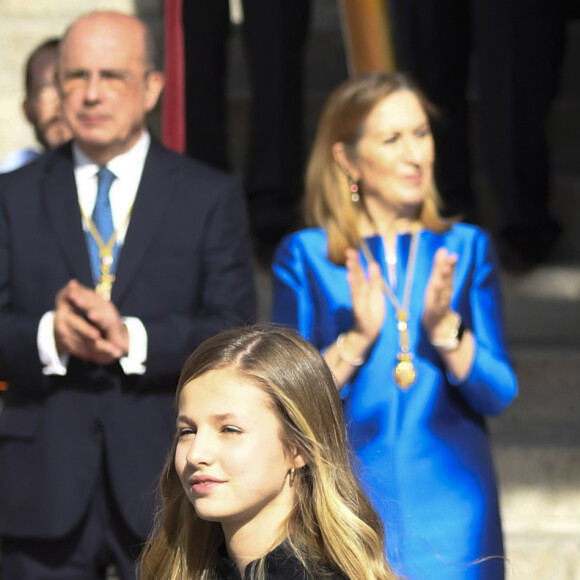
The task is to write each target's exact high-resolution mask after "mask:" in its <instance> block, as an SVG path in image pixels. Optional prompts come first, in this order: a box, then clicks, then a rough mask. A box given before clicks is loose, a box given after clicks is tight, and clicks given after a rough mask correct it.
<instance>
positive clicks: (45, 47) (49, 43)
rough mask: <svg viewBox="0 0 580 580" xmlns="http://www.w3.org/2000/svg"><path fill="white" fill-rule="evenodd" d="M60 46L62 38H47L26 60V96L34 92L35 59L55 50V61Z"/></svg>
mask: <svg viewBox="0 0 580 580" xmlns="http://www.w3.org/2000/svg"><path fill="white" fill-rule="evenodd" d="M59 46H60V38H56V37H54V38H49V39H48V40H45V41H44V42H43V43H42V44H39V45H38V46H37V47H36V48H35V49H34V50H33V51H32V52H31V53H30V56H29V57H28V59H27V60H26V67H25V69H24V70H25V73H24V88H25V90H26V96H27V97H30V96H31V95H30V93H31V92H32V67H33V65H34V61H35V60H36V59H37V58H38V57H39V56H40V55H41V54H42V53H43V52H45V51H46V52H48V51H50V50H53V51H54V52H55V61H56V55H57V54H58V48H59Z"/></svg>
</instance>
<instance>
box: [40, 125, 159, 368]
mask: <svg viewBox="0 0 580 580" xmlns="http://www.w3.org/2000/svg"><path fill="white" fill-rule="evenodd" d="M150 143H151V137H150V135H149V133H148V132H147V131H145V132H144V133H143V135H142V136H141V137H140V138H139V140H138V141H137V143H135V145H134V146H133V147H132V148H131V149H130V150H129V151H127V152H126V153H123V154H121V155H119V156H117V157H115V158H114V159H111V161H109V163H107V167H108V168H109V169H110V170H111V171H112V172H113V173H114V174H115V180H114V181H113V183H112V185H111V189H110V192H109V199H110V201H111V213H112V217H113V226H114V227H115V229H118V230H119V231H118V235H117V244H118V245H119V246H121V247H122V245H123V242H124V241H125V234H126V233H127V227H128V224H129V221H130V217H129V219H126V217H127V214H128V212H129V211H130V209H131V207H132V205H133V202H134V201H135V197H136V195H137V189H138V188H139V183H140V181H141V175H142V174H143V167H144V165H145V158H146V157H147V152H148V151H149V145H150ZM73 161H74V173H75V181H76V186H77V194H78V200H79V205H80V207H81V209H82V211H83V213H84V214H85V215H88V216H90V215H92V213H93V208H94V206H95V202H96V199H97V172H98V170H99V166H98V165H96V164H95V163H94V162H93V161H91V160H90V159H89V158H88V157H87V156H86V155H85V154H84V153H83V152H82V151H81V150H80V149H79V147H77V146H76V145H75V144H74V142H73ZM83 228H84V230H85V232H86V231H87V225H86V224H85V223H83ZM123 322H124V323H125V325H126V327H127V331H128V333H129V352H128V353H127V356H125V357H122V358H121V359H120V360H119V363H120V364H121V367H122V368H123V371H124V372H125V374H143V373H144V372H145V363H146V359H147V331H146V330H145V327H144V326H143V323H142V322H141V321H140V320H139V319H138V318H134V317H124V318H123ZM37 342H38V352H39V356H40V361H41V362H42V364H43V373H44V374H45V375H66V366H67V363H68V359H69V355H68V354H62V355H59V354H58V351H57V349H56V342H55V338H54V311H50V312H47V313H45V314H44V316H43V317H42V318H41V320H40V324H39V326H38V335H37Z"/></svg>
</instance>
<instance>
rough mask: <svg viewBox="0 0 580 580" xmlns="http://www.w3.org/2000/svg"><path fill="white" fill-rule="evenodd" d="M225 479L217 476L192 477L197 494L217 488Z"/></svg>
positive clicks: (192, 485) (193, 487)
mask: <svg viewBox="0 0 580 580" xmlns="http://www.w3.org/2000/svg"><path fill="white" fill-rule="evenodd" d="M222 483H223V481H222V480H220V479H216V478H215V477H203V476H194V477H192V478H191V487H192V489H193V491H195V493H197V494H200V495H202V494H205V493H208V492H209V491H211V490H212V489H215V488H216V487H217V486H218V485H220V484H222Z"/></svg>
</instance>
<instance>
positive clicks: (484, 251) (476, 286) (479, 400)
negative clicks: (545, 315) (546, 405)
mask: <svg viewBox="0 0 580 580" xmlns="http://www.w3.org/2000/svg"><path fill="white" fill-rule="evenodd" d="M469 301H470V307H471V315H472V325H473V327H472V328H471V330H472V332H473V336H474V339H475V355H474V360H473V365H472V368H471V371H470V372H469V374H468V376H467V378H466V379H465V380H464V381H462V382H459V383H458V382H457V381H453V380H451V377H449V378H450V382H451V383H452V384H453V385H454V386H455V387H456V388H457V389H458V390H459V391H461V393H462V394H463V396H464V397H465V399H467V401H468V402H469V404H470V405H471V407H472V408H473V409H474V410H475V411H477V412H478V413H481V414H485V415H497V414H498V413H501V412H502V411H503V410H504V409H505V408H506V407H507V406H508V405H509V404H510V402H511V401H512V400H513V399H514V397H515V396H516V394H517V389H518V387H517V380H516V377H515V374H514V371H513V369H512V365H511V361H510V359H509V355H508V351H507V337H506V332H505V327H504V323H503V311H502V302H501V289H500V279H499V267H498V262H497V257H496V254H495V251H494V248H493V245H492V243H491V240H490V239H489V237H488V235H487V234H484V233H481V235H480V236H479V237H478V240H477V243H476V245H475V250H474V269H473V280H472V286H471V290H470V298H469Z"/></svg>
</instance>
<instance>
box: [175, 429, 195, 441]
mask: <svg viewBox="0 0 580 580" xmlns="http://www.w3.org/2000/svg"><path fill="white" fill-rule="evenodd" d="M188 435H195V431H194V430H193V429H190V428H189V427H184V428H183V429H179V431H178V432H177V437H178V438H179V439H181V438H183V437H187V436H188Z"/></svg>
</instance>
